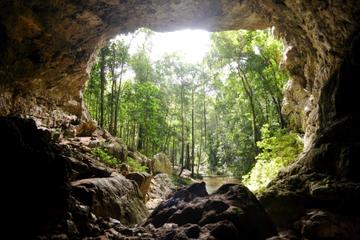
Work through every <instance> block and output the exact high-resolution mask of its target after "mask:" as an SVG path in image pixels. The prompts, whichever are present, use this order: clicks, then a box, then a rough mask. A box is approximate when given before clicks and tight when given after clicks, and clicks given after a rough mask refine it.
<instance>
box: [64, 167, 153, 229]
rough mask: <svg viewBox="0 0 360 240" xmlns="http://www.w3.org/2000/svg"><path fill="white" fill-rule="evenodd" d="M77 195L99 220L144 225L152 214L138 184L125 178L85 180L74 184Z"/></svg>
mask: <svg viewBox="0 0 360 240" xmlns="http://www.w3.org/2000/svg"><path fill="white" fill-rule="evenodd" d="M71 185H72V187H73V195H74V196H75V198H76V199H78V200H79V201H80V202H81V203H82V204H84V205H86V206H89V207H90V211H91V212H93V213H94V214H95V215H96V216H99V217H104V218H106V217H111V218H115V219H118V220H119V221H120V222H121V223H122V224H125V225H134V224H138V223H140V222H141V221H143V220H144V219H145V218H146V217H147V215H148V211H147V209H146V207H145V204H144V202H143V199H142V196H141V193H140V192H139V190H138V187H137V185H136V184H134V183H133V182H132V181H130V180H128V179H126V178H125V177H124V176H122V175H121V174H114V175H113V176H112V177H108V178H90V179H82V180H79V181H75V182H72V183H71Z"/></svg>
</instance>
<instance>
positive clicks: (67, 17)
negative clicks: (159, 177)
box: [0, 0, 360, 239]
mask: <svg viewBox="0 0 360 240" xmlns="http://www.w3.org/2000/svg"><path fill="white" fill-rule="evenodd" d="M0 12H1V15H0V43H1V44H0V53H1V54H0V55H1V59H0V79H1V81H0V116H1V117H4V118H3V119H2V120H1V121H2V122H3V123H2V127H1V129H2V132H8V133H9V134H8V135H5V136H12V137H13V138H14V139H15V138H19V139H20V138H21V139H22V140H21V141H22V142H26V143H28V144H30V146H31V148H30V150H29V149H27V150H26V151H21V152H18V153H16V154H15V156H14V157H13V159H12V158H9V159H7V158H6V159H7V160H8V161H12V160H13V161H14V162H13V163H6V166H7V167H9V168H13V169H18V171H19V175H20V176H23V177H21V179H19V180H21V181H26V179H35V180H34V181H33V184H38V183H40V182H41V181H42V180H43V179H50V180H49V182H48V183H47V184H48V185H49V186H47V187H50V186H56V188H54V189H58V190H59V191H55V190H54V191H53V192H50V193H49V195H51V196H49V198H48V199H45V200H44V202H43V203H42V202H40V203H39V202H32V201H29V204H34V205H36V207H41V204H45V205H46V206H48V205H49V204H46V201H54V200H56V199H59V196H63V195H66V194H67V193H66V191H65V190H64V189H66V188H67V187H69V186H68V185H67V184H60V183H59V179H62V178H63V175H64V173H63V172H66V169H65V167H64V166H63V164H62V160H61V159H60V160H59V161H57V163H56V164H55V165H54V164H51V163H49V161H47V160H46V159H47V158H55V159H56V158H57V157H54V156H53V155H52V154H49V153H48V151H49V149H48V148H47V147H46V146H45V145H44V141H45V142H46V139H47V136H43V135H42V134H40V135H41V136H38V135H39V133H35V132H31V131H32V130H31V131H30V130H27V128H26V126H27V125H28V126H30V125H32V124H31V123H29V122H26V124H25V125H26V126H24V127H16V126H17V125H16V124H17V123H16V121H18V120H16V119H19V118H25V119H29V118H31V119H33V120H34V121H35V122H36V125H37V127H38V128H41V127H58V126H61V125H62V124H64V122H68V121H81V122H88V121H89V120H90V119H89V115H88V113H87V110H86V108H85V107H84V104H83V101H82V90H83V87H84V85H85V82H86V80H87V74H88V72H89V68H90V66H91V64H92V62H93V61H94V56H95V55H96V54H97V52H98V51H99V49H100V48H101V47H102V46H104V44H105V43H106V42H107V41H108V40H109V39H110V38H111V37H113V36H115V35H116V34H118V33H127V32H131V31H135V30H136V29H137V28H139V27H147V28H150V29H152V30H154V31H170V30H176V29H182V28H185V27H191V28H201V29H206V30H209V31H223V30H233V29H264V28H268V27H272V26H274V27H275V31H276V34H277V36H279V37H280V38H283V39H284V41H285V42H286V45H287V51H286V53H285V57H284V63H283V64H284V66H285V67H286V68H287V70H288V71H289V73H290V76H291V77H290V79H289V82H288V84H287V89H286V92H285V99H284V102H283V109H282V111H283V112H284V113H286V114H287V115H290V116H291V118H292V119H293V121H294V122H296V124H297V126H298V127H299V128H302V129H303V130H304V132H305V151H304V152H303V153H302V154H301V156H300V157H299V159H298V160H297V161H296V162H295V163H294V164H292V165H291V166H290V167H289V168H288V169H286V171H283V172H281V173H280V174H279V175H278V177H277V179H276V180H274V181H273V182H272V183H271V184H270V185H269V187H268V189H267V190H266V191H265V193H264V194H263V195H262V196H261V197H260V202H261V203H262V205H263V206H264V207H265V209H266V210H267V211H268V213H269V214H270V216H271V217H272V219H273V221H274V223H275V224H276V226H277V228H278V229H280V230H282V229H288V228H292V227H293V226H294V224H295V225H296V226H298V228H299V230H298V231H299V232H300V233H301V234H303V236H305V237H306V238H309V239H356V238H359V236H360V208H359V205H358V203H359V201H360V184H359V181H360V175H359V173H360V164H359V160H356V159H358V158H359V156H360V141H359V135H360V126H359V122H360V110H359V107H358V106H357V103H359V102H358V101H359V100H360V99H359V95H358V91H360V84H359V82H358V80H357V79H358V78H359V73H360V66H359V65H360V58H359V56H360V52H359V51H360V33H359V29H360V4H359V3H358V1H356V0H349V1H330V0H327V1H292V0H264V1H254V0H243V1H229V0H222V1H215V0H196V1H190V0H184V1H160V0H153V1H140V0H135V1H127V0H91V1H84V0H78V1H68V0H51V1H36V0H28V1H22V0H17V1H11V0H5V1H2V2H1V3H0ZM73 119H76V120H73ZM29 128H31V126H30V127H29ZM27 131H30V133H29V134H31V135H33V136H34V137H37V136H38V137H39V139H42V140H41V141H40V140H39V142H36V141H35V142H33V141H32V140H31V139H26V138H24V137H23V138H22V137H21V135H22V133H23V132H27ZM44 135H46V134H44ZM7 140H8V139H3V140H2V141H1V143H2V145H3V147H4V153H3V154H5V155H4V156H6V154H13V153H14V152H17V151H18V148H17V147H21V146H23V145H22V144H20V145H21V146H9V144H8V143H7ZM39 151H40V152H39ZM41 151H43V153H41ZM54 151H57V150H56V149H55V150H54ZM29 152H31V153H34V152H35V153H36V154H35V155H34V156H36V157H38V158H39V159H40V160H41V161H38V162H35V163H36V164H35V166H36V168H38V169H43V170H39V172H43V171H46V169H55V170H54V171H55V172H57V174H58V176H54V175H51V174H48V175H47V174H44V175H43V176H42V177H44V178H41V179H40V176H34V174H32V173H29V172H27V171H26V168H28V167H31V166H30V165H32V164H30V163H29V162H26V164H20V165H19V166H17V163H22V162H19V161H18V159H20V158H21V159H22V158H24V157H26V156H27V154H28V153H29ZM1 158H3V157H1ZM28 160H29V159H28ZM34 161H35V159H34ZM19 168H20V169H19ZM22 168H24V169H22ZM3 181H6V180H3ZM11 184H14V186H8V187H7V188H8V189H7V188H6V191H9V192H8V194H7V195H9V194H10V191H11V190H13V188H15V187H19V186H17V185H15V183H11ZM20 186H21V185H20ZM45 189H48V188H45ZM18 190H19V189H18ZM24 191H25V190H24ZM42 191H43V190H42V189H41V188H39V189H38V188H36V187H35V190H34V193H35V194H37V193H40V192H42ZM14 196H16V197H18V198H21V197H22V194H21V193H17V194H15V195H14ZM29 197H30V196H29ZM16 203H20V202H16ZM54 204H55V205H57V206H58V208H57V209H62V208H63V207H65V205H66V203H65V202H61V201H58V202H57V201H55V202H54ZM9 205H11V206H14V203H9ZM283 206H287V207H285V208H284V207H283ZM50 207H51V206H50ZM25 209H27V208H26V207H22V208H20V209H19V208H18V209H16V210H14V211H13V214H12V215H11V216H10V217H11V218H10V219H12V220H15V219H16V216H18V214H21V211H22V210H24V211H25ZM60 212H61V211H60ZM30 213H31V214H36V212H32V211H30ZM59 214H60V215H61V213H59V212H53V213H51V214H50V217H51V218H57V217H58V215H59ZM43 215H44V216H43ZM43 215H41V217H42V218H44V219H47V218H48V217H49V216H48V214H43ZM26 219H28V220H30V221H31V217H30V216H26ZM324 219H325V220H324ZM322 220H323V221H322ZM311 222H313V223H314V222H317V224H311ZM340 223H341V224H340ZM33 230H34V229H33ZM37 230H38V229H36V231H37ZM41 230H43V228H41ZM34 231H35V230H34ZM285 239H286V238H285Z"/></svg>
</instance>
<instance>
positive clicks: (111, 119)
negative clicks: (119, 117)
mask: <svg viewBox="0 0 360 240" xmlns="http://www.w3.org/2000/svg"><path fill="white" fill-rule="evenodd" d="M113 65H114V63H112V64H111V67H110V72H111V80H112V84H111V96H110V101H109V110H110V117H109V132H110V134H111V135H113V136H115V135H114V97H115V96H114V95H115V88H116V76H115V69H114V66H113Z"/></svg>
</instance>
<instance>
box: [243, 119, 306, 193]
mask: <svg viewBox="0 0 360 240" xmlns="http://www.w3.org/2000/svg"><path fill="white" fill-rule="evenodd" d="M261 133H262V140H261V141H259V142H258V146H259V148H260V149H261V153H259V154H258V155H257V157H256V159H257V161H256V164H255V166H254V167H253V168H252V170H251V172H250V173H249V174H247V175H245V176H244V177H243V182H244V184H245V185H246V186H247V187H249V188H250V189H251V190H252V191H258V192H261V191H263V190H264V188H265V187H266V186H267V184H268V183H269V182H270V181H271V180H272V179H274V178H275V177H276V175H277V174H278V172H279V170H280V169H281V168H283V167H285V166H288V165H289V164H290V163H292V162H293V161H294V160H296V158H297V156H298V155H299V154H300V153H301V151H302V150H303V143H302V141H301V140H300V138H299V137H298V136H297V134H295V133H291V132H290V133H289V132H287V130H285V129H274V130H271V129H270V128H269V125H268V124H265V125H264V126H263V127H262V129H261Z"/></svg>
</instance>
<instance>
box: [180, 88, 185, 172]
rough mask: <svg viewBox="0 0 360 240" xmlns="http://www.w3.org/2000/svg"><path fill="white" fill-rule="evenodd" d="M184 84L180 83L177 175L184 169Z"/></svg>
mask: <svg viewBox="0 0 360 240" xmlns="http://www.w3.org/2000/svg"><path fill="white" fill-rule="evenodd" d="M184 131H185V127H184V84H183V83H182V84H181V154H180V164H181V169H180V172H179V176H180V175H181V174H182V172H183V170H184V150H185V139H184Z"/></svg>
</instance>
